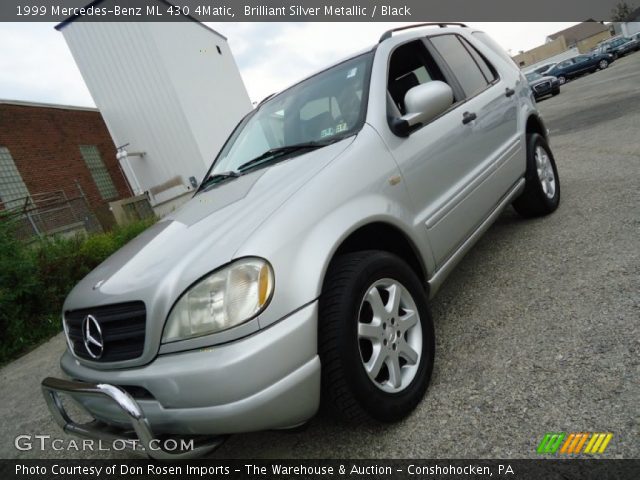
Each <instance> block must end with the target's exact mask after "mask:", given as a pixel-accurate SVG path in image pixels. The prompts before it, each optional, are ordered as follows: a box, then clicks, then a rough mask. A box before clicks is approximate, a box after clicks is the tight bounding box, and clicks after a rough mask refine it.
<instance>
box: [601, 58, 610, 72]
mask: <svg viewBox="0 0 640 480" xmlns="http://www.w3.org/2000/svg"><path fill="white" fill-rule="evenodd" d="M608 66H609V62H607V61H606V60H600V62H599V63H598V68H599V69H600V70H604V69H605V68H607V67H608Z"/></svg>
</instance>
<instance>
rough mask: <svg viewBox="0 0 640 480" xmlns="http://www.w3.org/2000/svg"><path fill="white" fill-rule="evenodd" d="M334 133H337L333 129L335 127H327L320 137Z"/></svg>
mask: <svg viewBox="0 0 640 480" xmlns="http://www.w3.org/2000/svg"><path fill="white" fill-rule="evenodd" d="M334 134H335V131H334V130H333V127H329V128H325V129H324V130H322V131H321V132H320V138H324V137H330V136H331V135H334Z"/></svg>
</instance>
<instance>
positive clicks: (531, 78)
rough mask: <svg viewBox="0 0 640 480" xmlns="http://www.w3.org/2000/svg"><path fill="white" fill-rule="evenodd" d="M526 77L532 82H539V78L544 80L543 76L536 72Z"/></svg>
mask: <svg viewBox="0 0 640 480" xmlns="http://www.w3.org/2000/svg"><path fill="white" fill-rule="evenodd" d="M525 77H527V80H529V81H530V82H533V81H534V80H538V79H539V78H542V75H540V74H539V73H536V72H531V73H527V74H525Z"/></svg>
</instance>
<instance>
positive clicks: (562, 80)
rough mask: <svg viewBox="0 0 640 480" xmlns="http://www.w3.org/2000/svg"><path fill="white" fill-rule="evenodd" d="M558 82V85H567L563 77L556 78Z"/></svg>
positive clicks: (565, 78)
mask: <svg viewBox="0 0 640 480" xmlns="http://www.w3.org/2000/svg"><path fill="white" fill-rule="evenodd" d="M558 82H559V83H560V85H564V84H565V83H567V77H565V76H564V75H560V76H559V77H558Z"/></svg>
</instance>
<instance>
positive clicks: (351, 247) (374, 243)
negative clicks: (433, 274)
mask: <svg viewBox="0 0 640 480" xmlns="http://www.w3.org/2000/svg"><path fill="white" fill-rule="evenodd" d="M363 250H381V251H385V252H389V253H392V254H394V255H397V256H398V257H400V258H401V259H402V260H404V261H405V262H406V263H407V265H409V267H410V268H411V270H413V272H414V273H415V274H416V275H417V277H418V279H419V280H420V282H421V283H422V285H423V286H424V287H425V288H426V289H428V288H429V287H428V283H427V280H428V278H429V276H428V271H427V268H426V266H425V264H424V262H423V261H422V259H421V255H420V251H419V250H418V248H417V247H416V245H415V244H414V243H413V241H412V240H411V238H409V236H408V235H407V234H405V232H403V231H402V230H401V229H400V228H398V227H396V226H394V225H392V224H390V223H387V222H384V221H373V222H370V223H367V224H365V225H362V226H359V227H358V228H356V229H355V230H353V231H352V232H350V233H349V234H348V235H347V236H346V238H344V240H343V241H342V242H341V243H340V244H339V245H338V247H337V248H336V249H335V251H334V252H333V255H332V257H331V260H330V261H329V263H328V265H327V268H326V269H325V271H324V272H323V277H322V279H323V280H322V283H323V289H324V282H325V279H326V275H327V271H328V270H329V266H330V265H331V263H333V262H334V261H335V259H336V258H338V257H339V256H340V255H343V254H346V253H353V252H358V251H363ZM427 294H428V291H427Z"/></svg>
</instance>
